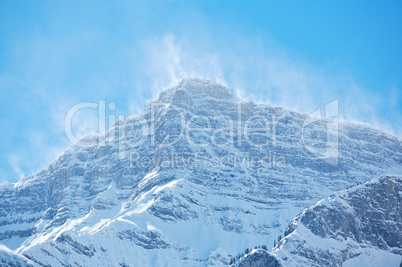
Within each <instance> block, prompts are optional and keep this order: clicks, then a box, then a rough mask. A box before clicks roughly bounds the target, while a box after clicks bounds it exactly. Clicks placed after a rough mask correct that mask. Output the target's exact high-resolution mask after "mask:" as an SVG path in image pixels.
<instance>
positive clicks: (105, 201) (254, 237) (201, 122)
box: [0, 78, 402, 266]
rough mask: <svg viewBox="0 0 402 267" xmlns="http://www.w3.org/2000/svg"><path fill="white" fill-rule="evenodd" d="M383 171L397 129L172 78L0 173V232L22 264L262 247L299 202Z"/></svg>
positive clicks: (225, 257)
mask: <svg viewBox="0 0 402 267" xmlns="http://www.w3.org/2000/svg"><path fill="white" fill-rule="evenodd" d="M326 111H327V110H326ZM327 113H328V114H329V113H330V112H327ZM315 115H316V114H315ZM327 116H328V115H327ZM328 117H329V116H328ZM335 126H336V127H335ZM328 151H330V152H331V153H326V152H328ZM386 173H393V174H402V146H401V143H400V142H399V140H398V139H397V138H396V137H393V136H391V135H388V134H386V133H384V132H381V131H379V130H376V129H373V128H371V127H369V126H366V125H362V124H356V123H347V122H336V121H333V120H332V119H329V118H324V119H321V120H317V118H316V117H311V116H308V115H307V114H301V113H297V112H294V111H290V110H286V109H283V108H280V107H273V106H269V105H265V104H256V103H252V102H240V101H238V100H236V99H235V97H234V95H233V92H232V90H231V89H230V88H228V87H226V86H223V85H219V84H217V83H215V82H212V81H208V80H203V79H197V78H185V79H183V80H181V81H180V82H179V83H178V84H176V85H174V86H172V87H170V88H167V89H165V90H163V91H161V93H160V94H159V97H158V99H156V100H152V101H150V102H148V103H147V105H146V107H145V109H144V111H143V112H142V113H141V114H133V115H131V116H129V117H127V118H125V119H122V120H119V121H117V122H116V123H115V124H114V126H113V127H112V128H111V129H110V130H109V131H108V132H107V133H106V134H105V135H104V136H102V135H101V136H99V137H87V138H84V139H82V140H80V141H79V142H77V143H76V144H74V145H71V146H70V147H69V148H68V149H67V150H66V151H65V152H64V153H63V154H62V155H60V156H59V157H58V158H57V159H56V160H55V161H54V162H53V163H52V164H51V165H50V166H49V167H48V168H47V169H45V170H42V171H40V172H38V173H35V174H33V175H30V176H28V177H26V178H23V179H22V180H21V181H20V182H18V183H16V184H5V185H1V186H0V199H1V201H0V242H1V243H2V244H4V245H5V246H7V247H8V248H9V249H11V250H13V251H14V252H13V253H15V254H16V255H20V256H21V257H23V258H22V259H29V261H30V262H31V263H32V264H34V265H35V264H36V265H45V266H46V265H50V266H64V265H67V266H69V265H71V266H99V265H102V266H118V265H119V264H120V265H121V266H160V265H163V266H205V265H216V266H225V265H229V261H230V258H231V256H234V255H235V254H237V253H239V252H241V251H244V249H245V248H247V247H254V246H255V245H257V244H266V245H268V247H270V245H271V244H273V242H274V240H275V239H276V238H277V237H278V236H279V235H280V234H281V233H283V231H284V230H285V229H286V228H287V226H288V225H289V222H290V221H292V219H293V218H294V217H295V216H296V215H298V214H299V213H300V212H302V211H303V210H304V209H305V207H308V206H311V205H314V204H315V203H316V202H317V201H318V200H320V199H322V198H326V197H328V196H330V195H331V194H332V193H333V192H334V191H338V190H341V189H344V188H348V187H350V186H352V185H355V184H356V183H362V182H365V181H368V180H371V179H372V178H374V177H378V176H380V175H383V174H386ZM399 230H400V229H399Z"/></svg>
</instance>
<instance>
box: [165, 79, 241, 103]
mask: <svg viewBox="0 0 402 267" xmlns="http://www.w3.org/2000/svg"><path fill="white" fill-rule="evenodd" d="M205 98H215V99H218V100H233V99H234V95H233V90H232V89H231V88H229V87H227V86H224V85H222V84H219V83H217V82H215V81H212V80H208V79H202V78H196V77H184V78H183V79H181V80H180V81H178V82H177V83H176V84H175V85H173V86H170V87H168V88H166V89H164V90H163V91H161V92H160V93H159V98H158V100H159V101H162V102H175V101H176V100H180V101H185V102H188V101H192V100H196V99H201V100H202V99H205Z"/></svg>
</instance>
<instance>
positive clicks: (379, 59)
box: [0, 0, 402, 183]
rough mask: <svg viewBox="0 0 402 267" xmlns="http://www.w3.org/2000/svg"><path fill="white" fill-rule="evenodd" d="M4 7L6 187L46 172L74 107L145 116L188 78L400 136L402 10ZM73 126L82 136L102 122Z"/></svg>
mask: <svg viewBox="0 0 402 267" xmlns="http://www.w3.org/2000/svg"><path fill="white" fill-rule="evenodd" d="M0 5H1V8H0V101H1V105H0V125H1V131H0V151H1V153H0V183H3V182H6V181H8V182H16V181H18V180H19V179H20V178H21V177H23V176H25V175H28V174H30V173H32V172H35V171H38V170H40V169H41V168H44V167H46V166H47V165H48V164H49V163H50V162H51V161H52V160H53V159H54V158H55V157H56V156H57V155H58V154H60V153H61V152H62V151H63V150H64V149H65V148H66V147H67V146H68V145H69V142H68V140H67V138H66V136H65V133H64V117H65V115H66V113H67V111H68V110H69V108H70V107H72V106H73V105H75V104H77V103H79V102H83V101H90V102H96V103H97V102H98V101H99V100H105V101H106V104H109V103H114V105H115V107H116V108H115V109H114V110H109V109H108V110H107V112H108V114H115V115H118V114H123V115H125V116H128V115H129V114H131V113H134V112H136V113H137V112H140V111H141V110H142V108H143V107H144V105H145V103H146V101H147V100H148V99H151V98H152V97H155V96H156V94H157V92H158V91H160V90H161V89H163V88H165V87H167V86H169V85H170V84H172V83H174V82H176V81H177V80H179V79H180V78H182V77H184V76H189V75H190V76H198V77H203V78H208V79H213V80H217V81H219V82H221V83H223V84H226V85H228V86H230V87H232V88H233V89H234V90H235V92H236V93H237V96H238V97H239V98H246V99H250V100H253V101H257V102H265V103H269V104H271V105H277V106H284V107H287V108H290V109H293V110H298V111H301V112H306V113H311V112H313V111H314V110H316V109H317V108H321V107H323V106H324V105H325V104H327V103H329V102H331V101H333V100H335V99H338V101H339V114H340V118H339V119H342V120H355V121H360V122H363V123H368V124H370V125H372V126H374V127H377V128H380V129H382V130H384V131H386V132H389V133H392V134H394V135H396V136H398V137H399V138H400V137H401V136H402V90H401V86H402V85H401V83H402V49H401V47H402V21H401V16H400V14H401V13H402V4H401V2H400V1H388V2H380V1H378V2H374V1H370V2H367V1H354V2H353V3H351V2H349V1H336V2H328V1H325V2H313V1H303V2H302V1H287V2H286V3H284V2H282V1H252V2H250V1H186V2H184V1H166V2H163V3H162V2H161V1H119V2H117V3H115V2H112V1H84V2H82V1H58V2H55V1H11V0H5V1H2V2H1V4H0ZM96 115H97V114H96V111H94V110H85V111H82V112H81V111H80V112H79V113H77V116H76V117H74V121H73V124H74V130H75V133H76V134H77V135H79V136H83V135H85V134H89V133H96V131H97V129H98V125H97V116H96Z"/></svg>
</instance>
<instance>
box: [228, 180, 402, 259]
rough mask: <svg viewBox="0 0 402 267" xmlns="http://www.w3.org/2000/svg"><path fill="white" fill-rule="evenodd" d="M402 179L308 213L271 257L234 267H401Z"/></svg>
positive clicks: (368, 186) (359, 189) (344, 194)
mask: <svg viewBox="0 0 402 267" xmlns="http://www.w3.org/2000/svg"><path fill="white" fill-rule="evenodd" d="M401 200H402V176H383V177H380V178H378V179H374V180H372V181H370V182H366V183H364V184H361V185H358V186H354V187H352V188H350V189H346V190H342V191H339V192H337V193H335V194H333V195H331V196H330V197H328V198H326V199H323V200H320V201H319V202H318V203H317V204H316V205H314V206H312V207H310V208H308V209H305V210H304V211H303V212H302V213H301V214H300V215H299V216H297V217H296V218H295V219H294V220H293V222H292V223H291V224H290V226H289V227H288V229H287V230H286V232H285V235H286V236H285V237H284V238H282V239H281V240H280V241H279V242H278V244H277V245H276V246H275V247H274V248H273V249H272V251H271V253H269V252H264V251H263V252H264V253H261V252H258V251H255V250H253V251H252V252H251V253H249V254H247V255H245V256H243V257H242V258H241V259H240V260H238V262H236V263H235V264H234V266H398V265H399V264H400V263H401V262H402V209H401Z"/></svg>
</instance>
